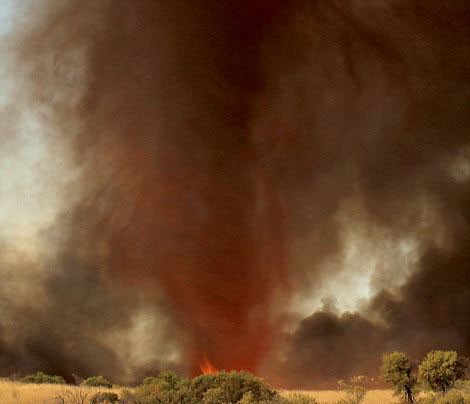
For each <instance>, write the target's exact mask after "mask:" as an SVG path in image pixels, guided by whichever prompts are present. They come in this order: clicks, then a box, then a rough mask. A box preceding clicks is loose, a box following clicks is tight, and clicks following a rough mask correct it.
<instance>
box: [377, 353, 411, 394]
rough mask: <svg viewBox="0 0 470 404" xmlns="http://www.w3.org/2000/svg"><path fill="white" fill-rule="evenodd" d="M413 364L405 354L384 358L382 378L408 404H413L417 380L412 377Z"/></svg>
mask: <svg viewBox="0 0 470 404" xmlns="http://www.w3.org/2000/svg"><path fill="white" fill-rule="evenodd" d="M412 368H413V366H412V364H411V362H410V360H409V359H408V356H406V354H404V353H403V352H391V353H387V354H384V356H383V358H382V368H381V371H382V376H383V378H384V379H385V381H386V382H388V383H391V384H392V385H393V387H394V388H395V392H396V393H397V394H401V395H403V397H404V399H405V401H406V402H407V403H413V402H414V397H413V390H414V387H415V385H416V379H415V378H414V377H413V375H412Z"/></svg>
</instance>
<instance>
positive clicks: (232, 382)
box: [134, 372, 278, 404]
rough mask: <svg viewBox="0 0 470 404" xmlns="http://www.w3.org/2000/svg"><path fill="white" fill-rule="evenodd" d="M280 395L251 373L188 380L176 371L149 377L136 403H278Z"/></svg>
mask: <svg viewBox="0 0 470 404" xmlns="http://www.w3.org/2000/svg"><path fill="white" fill-rule="evenodd" d="M277 398H278V395H277V393H276V392H275V391H273V390H271V389H270V388H269V387H268V386H266V384H265V383H264V382H263V381H262V380H261V379H259V378H256V377H254V376H253V375H251V374H250V373H247V372H220V373H217V374H215V375H201V376H197V377H195V378H194V379H192V380H187V379H184V378H181V377H179V376H176V375H174V374H160V376H158V377H155V378H147V379H145V380H144V382H143V383H142V385H141V386H139V387H138V388H137V389H136V391H135V394H134V402H135V403H136V404H154V403H155V404H156V403H161V404H201V403H203V404H220V403H224V404H239V402H240V401H242V400H244V401H243V402H242V403H244V404H251V403H253V404H255V403H256V404H276V402H275V401H273V400H275V399H277Z"/></svg>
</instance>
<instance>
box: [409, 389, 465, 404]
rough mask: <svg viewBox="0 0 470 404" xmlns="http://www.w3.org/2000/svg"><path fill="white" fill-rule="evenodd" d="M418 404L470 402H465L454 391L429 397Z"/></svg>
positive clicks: (458, 403) (459, 403)
mask: <svg viewBox="0 0 470 404" xmlns="http://www.w3.org/2000/svg"><path fill="white" fill-rule="evenodd" d="M418 403H419V404H468V403H470V400H468V399H467V400H466V399H465V398H464V396H463V395H462V394H461V393H460V392H458V391H455V390H451V391H449V392H447V393H439V394H432V395H429V396H427V397H425V398H423V399H421V400H419V401H418Z"/></svg>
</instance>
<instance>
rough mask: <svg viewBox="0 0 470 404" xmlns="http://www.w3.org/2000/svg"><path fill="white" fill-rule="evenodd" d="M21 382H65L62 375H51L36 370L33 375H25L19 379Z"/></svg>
mask: <svg viewBox="0 0 470 404" xmlns="http://www.w3.org/2000/svg"><path fill="white" fill-rule="evenodd" d="M21 382H23V383H35V384H65V380H64V378H63V377H62V376H51V375H48V374H46V373H43V372H37V373H35V374H33V375H28V376H25V377H23V378H22V379H21Z"/></svg>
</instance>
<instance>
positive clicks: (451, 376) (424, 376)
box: [419, 351, 465, 393]
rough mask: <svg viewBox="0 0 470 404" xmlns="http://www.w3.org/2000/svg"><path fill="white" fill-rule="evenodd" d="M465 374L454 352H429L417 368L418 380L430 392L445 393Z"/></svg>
mask: <svg viewBox="0 0 470 404" xmlns="http://www.w3.org/2000/svg"><path fill="white" fill-rule="evenodd" d="M464 374H465V368H464V366H463V364H462V362H461V361H460V360H459V358H458V356H457V352H455V351H431V352H429V353H428V354H427V355H426V357H425V358H424V360H423V362H422V363H421V365H420V366H419V378H420V380H421V381H423V382H424V383H425V385H427V386H428V387H429V388H430V389H431V390H433V391H438V392H441V393H445V392H446V391H448V390H449V389H451V388H452V387H453V386H454V384H455V382H456V381H457V380H458V379H460V378H461V377H462V376H463V375H464Z"/></svg>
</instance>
